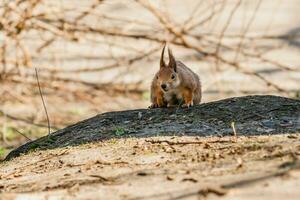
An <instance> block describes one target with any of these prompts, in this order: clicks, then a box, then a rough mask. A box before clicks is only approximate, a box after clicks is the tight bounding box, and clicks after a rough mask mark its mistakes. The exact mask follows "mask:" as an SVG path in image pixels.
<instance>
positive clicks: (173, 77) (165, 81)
mask: <svg viewBox="0 0 300 200" xmlns="http://www.w3.org/2000/svg"><path fill="white" fill-rule="evenodd" d="M165 47H166V44H165V45H164V47H163V50H162V53H161V57H160V69H159V72H158V74H157V77H156V78H157V80H158V81H157V82H158V84H159V86H160V88H161V90H162V91H163V92H168V91H170V90H172V89H175V88H176V87H178V85H179V84H180V80H179V76H178V73H177V66H176V61H175V58H174V56H173V54H172V51H171V49H170V48H168V53H169V64H168V65H166V63H165V61H164V51H165Z"/></svg>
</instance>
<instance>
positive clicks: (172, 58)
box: [168, 48, 177, 72]
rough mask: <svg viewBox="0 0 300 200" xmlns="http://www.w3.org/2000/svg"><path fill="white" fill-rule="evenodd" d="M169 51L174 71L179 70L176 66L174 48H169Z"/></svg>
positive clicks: (170, 64)
mask: <svg viewBox="0 0 300 200" xmlns="http://www.w3.org/2000/svg"><path fill="white" fill-rule="evenodd" d="M168 53H169V60H170V61H169V65H168V66H169V67H171V68H173V69H174V71H175V72H176V71H177V66H176V61H175V58H174V56H173V53H172V50H171V49H170V48H168Z"/></svg>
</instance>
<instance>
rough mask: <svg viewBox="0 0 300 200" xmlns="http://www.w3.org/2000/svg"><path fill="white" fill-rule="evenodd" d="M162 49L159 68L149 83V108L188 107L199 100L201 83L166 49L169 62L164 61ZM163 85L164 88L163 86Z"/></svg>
mask: <svg viewBox="0 0 300 200" xmlns="http://www.w3.org/2000/svg"><path fill="white" fill-rule="evenodd" d="M164 50H165V46H164V48H163V50H162V54H161V58H160V69H159V71H158V72H157V73H156V75H155V77H154V79H153V81H152V84H151V103H152V104H151V106H150V107H151V108H156V107H172V106H178V105H181V106H183V107H190V106H193V105H195V104H199V103H200V102H201V96H202V94H201V83H200V79H199V77H198V75H197V74H196V73H194V72H193V71H192V70H191V69H189V68H188V67H187V66H185V65H184V64H183V63H182V62H180V61H176V60H175V58H174V56H173V54H172V51H171V50H170V49H168V53H169V60H170V61H169V64H168V65H166V64H165V62H164ZM163 87H164V88H163Z"/></svg>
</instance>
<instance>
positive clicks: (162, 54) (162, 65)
mask: <svg viewBox="0 0 300 200" xmlns="http://www.w3.org/2000/svg"><path fill="white" fill-rule="evenodd" d="M165 48H166V43H165V44H164V47H163V49H162V52H161V56H160V68H162V67H165V66H166V63H165V61H164V52H165Z"/></svg>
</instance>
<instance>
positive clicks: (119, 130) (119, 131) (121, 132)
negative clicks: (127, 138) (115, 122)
mask: <svg viewBox="0 0 300 200" xmlns="http://www.w3.org/2000/svg"><path fill="white" fill-rule="evenodd" d="M114 133H115V135H116V136H122V135H125V134H126V131H125V129H124V128H122V127H118V128H115V131H114Z"/></svg>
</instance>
